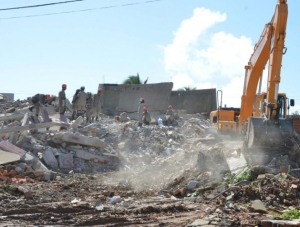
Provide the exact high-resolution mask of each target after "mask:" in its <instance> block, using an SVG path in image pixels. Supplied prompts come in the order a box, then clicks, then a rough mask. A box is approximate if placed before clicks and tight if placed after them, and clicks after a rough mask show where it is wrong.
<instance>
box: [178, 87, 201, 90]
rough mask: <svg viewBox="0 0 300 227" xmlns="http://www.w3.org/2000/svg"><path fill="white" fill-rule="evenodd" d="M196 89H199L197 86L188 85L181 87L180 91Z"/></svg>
mask: <svg viewBox="0 0 300 227" xmlns="http://www.w3.org/2000/svg"><path fill="white" fill-rule="evenodd" d="M196 89H197V88H196V87H192V86H187V87H183V88H179V89H178V91H193V90H196Z"/></svg>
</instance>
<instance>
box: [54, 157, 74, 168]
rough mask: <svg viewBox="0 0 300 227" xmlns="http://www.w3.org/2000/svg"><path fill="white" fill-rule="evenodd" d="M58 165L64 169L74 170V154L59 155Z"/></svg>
mask: <svg viewBox="0 0 300 227" xmlns="http://www.w3.org/2000/svg"><path fill="white" fill-rule="evenodd" d="M58 164H59V167H60V168H62V169H72V168H73V167H74V164H73V155H72V154H64V155H59V156H58Z"/></svg>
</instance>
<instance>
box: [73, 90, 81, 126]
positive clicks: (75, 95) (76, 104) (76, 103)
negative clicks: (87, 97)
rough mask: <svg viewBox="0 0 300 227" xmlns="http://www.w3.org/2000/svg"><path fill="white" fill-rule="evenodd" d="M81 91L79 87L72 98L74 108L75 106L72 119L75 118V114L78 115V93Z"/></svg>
mask: <svg viewBox="0 0 300 227" xmlns="http://www.w3.org/2000/svg"><path fill="white" fill-rule="evenodd" d="M79 92H80V89H77V90H76V92H75V94H74V95H73V99H72V108H73V113H72V121H73V120H74V119H75V116H76V115H77V108H78V96H77V95H78V93H79Z"/></svg>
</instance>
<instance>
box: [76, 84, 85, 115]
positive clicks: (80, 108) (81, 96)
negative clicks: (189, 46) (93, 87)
mask: <svg viewBox="0 0 300 227" xmlns="http://www.w3.org/2000/svg"><path fill="white" fill-rule="evenodd" d="M84 89H85V87H84V86H82V87H81V88H80V92H79V93H78V94H77V97H78V102H77V116H78V115H83V114H84V112H85V110H86V108H85V106H86V93H85V91H84Z"/></svg>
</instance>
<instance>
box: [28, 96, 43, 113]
mask: <svg viewBox="0 0 300 227" xmlns="http://www.w3.org/2000/svg"><path fill="white" fill-rule="evenodd" d="M31 102H32V104H33V106H30V107H29V108H28V109H29V110H30V111H31V112H32V109H33V108H35V116H37V117H38V116H39V113H40V105H45V104H46V102H47V100H46V95H44V94H36V95H34V96H32V97H31Z"/></svg>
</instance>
